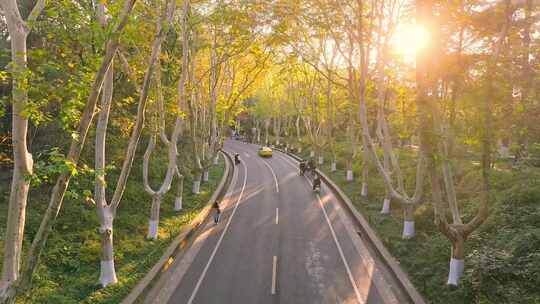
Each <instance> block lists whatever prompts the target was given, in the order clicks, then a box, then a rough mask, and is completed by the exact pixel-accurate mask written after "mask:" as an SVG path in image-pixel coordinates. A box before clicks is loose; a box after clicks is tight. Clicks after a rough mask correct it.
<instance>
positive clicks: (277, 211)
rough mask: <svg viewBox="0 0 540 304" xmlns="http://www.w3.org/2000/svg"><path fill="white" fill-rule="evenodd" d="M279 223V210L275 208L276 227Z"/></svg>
mask: <svg viewBox="0 0 540 304" xmlns="http://www.w3.org/2000/svg"><path fill="white" fill-rule="evenodd" d="M278 223H279V208H276V225H277V224H278Z"/></svg>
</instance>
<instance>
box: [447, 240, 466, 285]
mask: <svg viewBox="0 0 540 304" xmlns="http://www.w3.org/2000/svg"><path fill="white" fill-rule="evenodd" d="M464 259H465V241H464V240H463V238H462V237H461V236H459V235H458V238H457V239H456V240H452V257H451V258H450V265H449V269H450V270H449V272H448V281H447V284H448V285H453V286H457V285H458V282H459V279H460V278H461V276H463V270H464V268H465V260H464Z"/></svg>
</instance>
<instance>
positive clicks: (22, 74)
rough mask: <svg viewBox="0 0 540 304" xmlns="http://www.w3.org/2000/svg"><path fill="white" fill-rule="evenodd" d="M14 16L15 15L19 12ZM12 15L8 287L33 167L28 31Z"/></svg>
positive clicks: (16, 265)
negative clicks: (29, 144) (29, 145)
mask: <svg viewBox="0 0 540 304" xmlns="http://www.w3.org/2000/svg"><path fill="white" fill-rule="evenodd" d="M13 2H14V1H13ZM4 5H8V4H7V3H6V4H4ZM4 5H3V6H2V7H3V9H4V10H9V9H12V10H14V9H17V7H16V4H13V5H14V6H15V7H9V6H8V7H5V6H4ZM16 13H17V14H18V9H17V12H16ZM12 14H15V12H10V13H9V14H8V12H7V11H6V17H7V18H6V19H7V22H8V29H9V34H10V37H11V58H12V67H11V72H12V79H13V88H12V94H13V114H12V145H13V160H14V163H13V176H12V180H11V192H10V195H9V207H8V220H7V227H6V236H5V245H4V263H3V267H2V281H3V282H6V283H8V284H10V283H12V282H14V281H15V280H17V279H18V277H19V267H20V265H21V250H22V243H23V237H24V224H25V216H26V203H27V198H28V191H29V189H30V183H29V181H28V178H27V177H28V176H30V175H31V174H32V167H33V161H32V155H31V154H30V153H28V150H27V142H26V140H27V139H26V138H27V132H28V118H27V116H26V115H25V114H24V111H25V109H26V105H27V102H28V88H27V87H28V79H27V75H26V71H27V65H26V38H27V36H28V29H27V28H26V25H25V24H24V23H23V22H22V20H19V21H18V20H15V19H14V16H12ZM19 17H20V16H19Z"/></svg>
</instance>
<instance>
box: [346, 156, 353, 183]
mask: <svg viewBox="0 0 540 304" xmlns="http://www.w3.org/2000/svg"><path fill="white" fill-rule="evenodd" d="M352 169H353V161H352V160H351V159H348V160H347V177H346V179H347V181H349V182H350V181H353V180H354V175H353V170H352Z"/></svg>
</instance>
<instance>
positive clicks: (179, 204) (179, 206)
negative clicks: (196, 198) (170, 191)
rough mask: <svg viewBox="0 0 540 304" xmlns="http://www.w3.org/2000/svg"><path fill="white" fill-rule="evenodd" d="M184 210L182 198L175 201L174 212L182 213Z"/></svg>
mask: <svg viewBox="0 0 540 304" xmlns="http://www.w3.org/2000/svg"><path fill="white" fill-rule="evenodd" d="M180 210H182V197H181V196H180V197H177V198H176V199H175V200H174V211H180Z"/></svg>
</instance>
